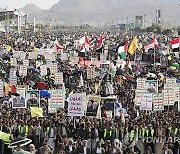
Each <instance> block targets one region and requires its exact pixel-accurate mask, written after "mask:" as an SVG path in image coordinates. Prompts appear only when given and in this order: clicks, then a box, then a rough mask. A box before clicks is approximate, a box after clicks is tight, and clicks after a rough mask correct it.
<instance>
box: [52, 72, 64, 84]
mask: <svg viewBox="0 0 180 154" xmlns="http://www.w3.org/2000/svg"><path fill="white" fill-rule="evenodd" d="M54 78H55V83H56V84H63V73H62V72H58V73H55V74H54Z"/></svg>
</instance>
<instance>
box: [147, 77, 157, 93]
mask: <svg viewBox="0 0 180 154" xmlns="http://www.w3.org/2000/svg"><path fill="white" fill-rule="evenodd" d="M145 89H146V91H147V93H158V82H157V80H146V82H145Z"/></svg>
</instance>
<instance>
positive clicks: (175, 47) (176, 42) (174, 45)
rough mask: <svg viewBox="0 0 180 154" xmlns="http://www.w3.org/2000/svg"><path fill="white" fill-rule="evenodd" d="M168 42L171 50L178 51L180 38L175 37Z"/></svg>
mask: <svg viewBox="0 0 180 154" xmlns="http://www.w3.org/2000/svg"><path fill="white" fill-rule="evenodd" d="M170 44H171V46H172V49H173V52H179V48H180V38H176V39H173V40H171V41H170Z"/></svg>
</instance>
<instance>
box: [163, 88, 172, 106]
mask: <svg viewBox="0 0 180 154" xmlns="http://www.w3.org/2000/svg"><path fill="white" fill-rule="evenodd" d="M162 92H163V94H164V105H165V106H171V105H172V106H173V105H174V103H175V94H174V90H173V89H164V90H162Z"/></svg>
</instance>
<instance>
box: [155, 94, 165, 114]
mask: <svg viewBox="0 0 180 154" xmlns="http://www.w3.org/2000/svg"><path fill="white" fill-rule="evenodd" d="M153 110H154V111H163V110H164V95H163V94H162V93H159V94H153Z"/></svg>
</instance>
